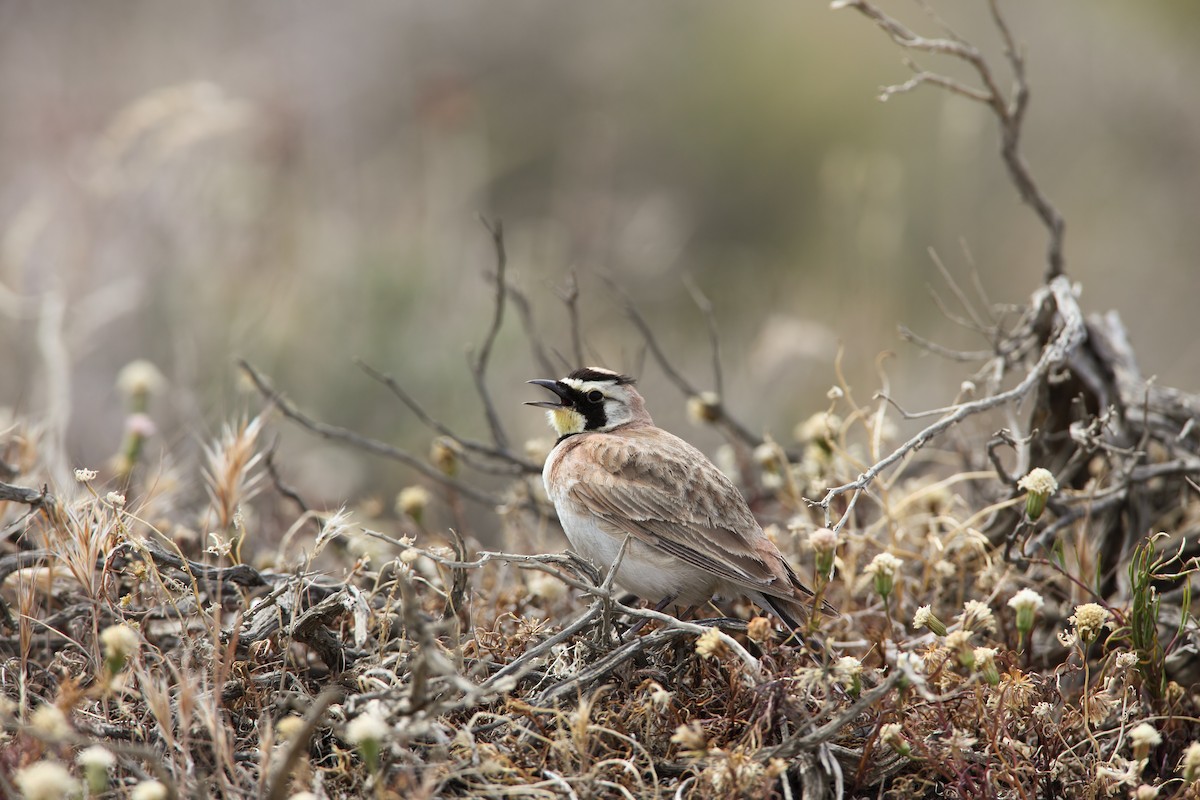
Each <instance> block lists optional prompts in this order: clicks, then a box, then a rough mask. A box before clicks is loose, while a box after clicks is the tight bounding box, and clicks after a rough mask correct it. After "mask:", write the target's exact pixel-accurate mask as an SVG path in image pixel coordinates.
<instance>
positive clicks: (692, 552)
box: [527, 367, 813, 629]
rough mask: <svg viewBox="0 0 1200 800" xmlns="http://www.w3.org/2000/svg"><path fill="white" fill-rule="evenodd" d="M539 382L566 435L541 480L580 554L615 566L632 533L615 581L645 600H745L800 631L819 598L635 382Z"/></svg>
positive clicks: (609, 377)
mask: <svg viewBox="0 0 1200 800" xmlns="http://www.w3.org/2000/svg"><path fill="white" fill-rule="evenodd" d="M530 383H533V384H536V385H538V386H542V387H545V388H546V389H549V390H550V391H552V392H554V394H555V395H556V396H557V399H556V400H548V401H539V402H531V403H528V404H527V405H532V406H540V407H542V408H547V409H549V413H548V417H549V419H550V425H551V426H552V427H553V428H554V430H555V431H556V432H557V433H558V436H559V439H558V442H557V443H556V444H555V446H554V449H553V450H551V451H550V455H549V457H548V458H547V459H546V465H545V467H544V468H543V470H542V480H543V481H545V484H546V493H547V494H548V495H549V497H550V499H551V501H552V502H553V503H554V507H555V509H557V511H558V518H559V521H560V522H561V523H562V527H563V530H564V531H565V532H566V534H567V539H569V540H570V542H571V547H572V549H574V550H575V552H577V553H578V554H579V555H581V556H583V557H584V558H586V559H588V560H590V561H592V562H593V563H594V564H595V565H596V566H597V567H599V568H600V569H602V570H604V569H608V568H611V566H612V564H613V562H614V561H615V560H616V557H617V554H618V553H619V552H620V550H621V547H622V545H623V543H624V541H625V539H626V537H628V538H629V544H628V549H627V550H626V552H625V555H624V558H623V559H622V561H621V563H620V566H619V567H618V569H617V574H616V576H615V577H616V582H617V583H618V584H619V585H621V586H622V587H624V588H625V589H627V590H629V591H631V592H633V593H634V594H636V595H638V596H639V597H643V598H646V599H648V600H651V601H656V600H661V602H660V603H659V607H660V608H665V607H666V606H667V605H668V604H670V603H677V604H679V605H683V606H690V605H696V604H699V603H704V602H707V601H708V600H709V599H710V598H711V597H713V595H722V596H731V595H733V596H736V595H739V594H740V595H745V596H746V597H749V598H750V599H751V600H753V601H754V602H755V603H757V604H758V605H759V606H761V607H762V608H764V609H768V610H770V611H772V612H774V613H775V615H776V616H778V617H779V618H780V619H781V620H783V622H784V623H785V624H786V625H788V627H790V628H792V629H795V628H796V627H797V618H800V619H803V618H804V617H805V615H806V614H807V613H808V612H807V603H806V602H805V601H806V600H808V599H809V598H811V597H812V596H813V593H812V592H811V591H810V590H809V589H808V588H807V587H805V586H804V585H803V584H802V583H800V581H799V579H798V578H797V577H796V573H795V572H794V571H793V570H792V568H791V567H790V566H789V565H788V563H787V562H786V561H785V560H784V558H783V554H782V553H780V552H779V549H778V548H777V547H775V545H774V544H772V543H771V541H770V540H769V539H768V538H767V537H766V536H765V535H764V534H763V531H762V528H761V527H760V526H759V524H758V522H757V521H756V520H755V519H754V516H753V515H752V514H751V513H750V509H749V508H748V507H747V506H746V501H745V499H744V498H743V497H742V495H741V493H740V492H739V491H738V490H737V487H735V486H734V485H733V483H732V482H731V481H730V480H729V478H727V477H726V476H725V474H724V473H722V472H721V471H720V470H719V469H717V467H716V465H714V464H713V463H712V462H711V461H709V460H708V458H706V457H705V456H704V454H703V453H701V452H700V451H699V450H697V449H696V448H695V447H692V446H691V445H690V444H688V443H687V442H685V441H683V440H682V439H680V438H679V437H677V436H675V435H673V434H670V433H667V432H666V431H664V430H663V429H662V428H658V427H655V425H654V421H653V420H652V419H651V418H650V414H649V412H647V411H646V404H645V402H644V401H643V400H642V396H641V395H640V394H638V392H637V390H636V389H635V388H634V386H633V384H634V381H633V379H632V378H630V377H628V376H626V375H620V374H618V373H616V372H612V371H610V370H606V369H597V368H594V367H589V368H585V369H578V370H575V371H574V372H572V373H571V374H570V375H568V376H566V377H565V378H562V379H561V380H557V381H554V380H535V381H530Z"/></svg>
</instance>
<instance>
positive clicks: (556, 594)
mask: <svg viewBox="0 0 1200 800" xmlns="http://www.w3.org/2000/svg"><path fill="white" fill-rule="evenodd" d="M525 588H527V589H528V590H529V594H530V595H532V596H533V597H536V598H538V599H539V600H545V601H546V602H548V603H554V602H557V601H558V600H561V599H562V598H563V597H565V596H566V594H567V585H566V584H565V583H563V582H562V581H560V580H559V579H558V578H555V577H553V576H551V575H549V574H547V573H545V572H540V571H537V570H533V571H531V572H528V573H526V575H525Z"/></svg>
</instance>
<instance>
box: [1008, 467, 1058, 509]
mask: <svg viewBox="0 0 1200 800" xmlns="http://www.w3.org/2000/svg"><path fill="white" fill-rule="evenodd" d="M1017 488H1018V489H1024V490H1025V513H1026V515H1028V517H1029V518H1030V519H1033V520H1036V519H1037V518H1038V517H1040V516H1041V515H1042V512H1043V511H1044V510H1045V509H1046V500H1047V498H1049V497H1050V495H1052V494H1054V493H1055V492H1057V491H1058V481H1056V480H1054V474H1053V473H1051V472H1050V470H1048V469H1044V468H1043V467H1036V468H1034V469H1031V470H1030V471H1029V474H1028V475H1026V476H1025V477H1024V478H1021V480H1019V481H1017Z"/></svg>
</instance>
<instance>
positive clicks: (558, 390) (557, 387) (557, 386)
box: [525, 378, 571, 408]
mask: <svg viewBox="0 0 1200 800" xmlns="http://www.w3.org/2000/svg"><path fill="white" fill-rule="evenodd" d="M528 383H532V384H533V385H534V386H541V387H542V388H543V389H549V390H550V391H552V392H554V393H555V394H556V395H558V399H559V402H557V403H556V402H554V401H553V400H531V401H529V402H528V403H526V404H525V405H527V406H537V407H538V408H563V407H565V406H569V405H571V404H570V402H568V398H569V397H570V394H568V390H567V387H565V386H563V385H562V384H561V383H559V382H558V381H548V380H546V379H545V378H538V379H537V380H536V381H528Z"/></svg>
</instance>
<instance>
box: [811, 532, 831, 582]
mask: <svg viewBox="0 0 1200 800" xmlns="http://www.w3.org/2000/svg"><path fill="white" fill-rule="evenodd" d="M808 546H809V547H811V548H812V549H813V552H814V553H816V568H817V575H819V576H821V578H822V579H824V580H829V578H830V577H831V576H832V575H833V565H834V561H835V559H836V558H837V548H838V535H837V534H836V533H834V532H833V531H832V530H831V529H829V528H817V529H816V530H815V531H813V532H812V533H810V534H809V535H808Z"/></svg>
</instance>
